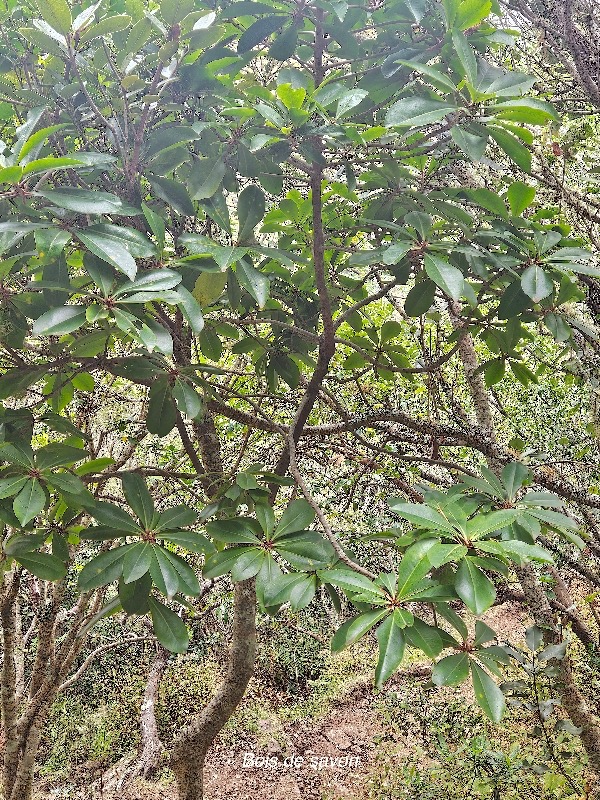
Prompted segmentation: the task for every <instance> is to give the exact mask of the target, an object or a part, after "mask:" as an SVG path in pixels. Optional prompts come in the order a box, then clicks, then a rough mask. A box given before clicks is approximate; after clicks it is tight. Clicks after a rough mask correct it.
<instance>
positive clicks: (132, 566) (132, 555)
mask: <svg viewBox="0 0 600 800" xmlns="http://www.w3.org/2000/svg"><path fill="white" fill-rule="evenodd" d="M153 552H154V548H153V546H152V545H151V544H149V543H148V542H136V543H135V544H134V545H132V546H131V547H130V548H129V550H128V551H127V553H126V555H125V558H124V559H123V580H124V581H125V583H132V582H133V581H137V580H139V579H140V578H141V577H142V576H143V575H145V574H146V573H147V572H148V571H149V569H150V564H151V563H152V554H153Z"/></svg>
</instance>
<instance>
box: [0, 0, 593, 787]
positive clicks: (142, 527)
mask: <svg viewBox="0 0 600 800" xmlns="http://www.w3.org/2000/svg"><path fill="white" fill-rule="evenodd" d="M515 5H517V4H515ZM506 13H507V12H506V9H504V8H501V6H500V4H499V3H498V2H496V0H443V2H433V0H431V1H430V0H390V2H387V1H386V2H377V0H375V2H370V3H367V4H365V5H361V4H351V3H347V2H345V0H331V2H330V1H329V0H310V1H309V2H306V1H305V0H294V1H293V2H288V1H287V0H266V2H253V1H252V0H237V2H226V1H225V2H222V3H217V2H215V3H212V2H206V3H201V2H195V0H168V2H160V3H153V2H145V1H144V0H115V1H114V2H113V1H112V0H105V1H104V2H102V0H101V2H98V3H95V4H89V5H88V4H85V3H84V4H74V5H71V4H69V3H67V2H66V0H45V1H44V2H39V3H37V4H36V3H23V4H17V3H14V2H11V1H9V2H7V3H6V7H5V9H4V11H3V12H2V16H1V20H2V32H1V36H2V39H3V42H4V48H3V55H2V57H1V60H0V72H1V75H0V98H1V102H0V120H1V124H2V142H1V143H0V183H1V186H0V213H1V217H2V221H1V222H0V250H1V255H0V258H1V259H2V260H1V261H0V280H1V284H0V301H1V312H0V314H1V323H0V359H1V361H0V365H1V375H0V400H1V401H2V407H1V408H0V415H1V420H0V423H1V424H0V437H1V443H0V459H1V460H2V469H1V473H0V520H1V523H2V525H3V528H4V532H5V535H4V540H3V560H2V569H3V573H4V583H3V589H2V592H3V595H2V602H3V606H2V607H3V609H4V612H3V614H4V616H3V635H4V648H5V649H4V653H5V655H4V667H3V669H4V678H3V681H4V684H5V686H7V687H9V688H8V689H7V690H6V691H5V692H4V694H3V697H4V699H3V709H2V715H3V725H4V730H5V733H6V732H7V731H8V732H10V731H12V732H13V734H14V736H15V737H16V736H21V740H20V744H19V746H18V747H17V748H15V749H12V750H11V749H7V751H6V755H5V766H4V789H5V796H6V798H7V800H11V799H12V800H16V798H17V797H19V798H22V797H29V794H28V792H31V767H30V764H29V762H28V761H27V754H28V753H29V754H30V753H31V752H32V749H33V752H35V747H36V744H35V737H36V736H38V740H39V731H38V729H37V727H36V726H38V727H39V725H38V723H39V724H42V723H43V714H42V717H40V716H39V714H38V712H40V708H41V706H40V705H39V704H38V706H37V707H36V706H35V702H33V701H35V699H36V698H39V697H40V696H41V694H40V693H42V690H43V691H44V692H46V693H47V694H48V693H49V694H48V697H50V695H52V692H53V691H54V690H55V689H58V687H59V686H60V684H61V683H62V682H63V681H64V680H66V679H67V678H68V675H69V674H70V671H71V669H72V667H73V664H74V663H75V662H76V659H77V658H78V657H79V654H80V653H81V652H82V650H81V648H83V647H84V646H85V637H86V636H89V635H90V632H91V631H93V626H94V624H95V623H97V621H98V620H101V619H103V618H105V617H106V616H108V615H113V614H121V613H125V614H127V615H140V616H144V615H148V616H149V617H150V619H151V622H152V626H153V630H154V634H155V635H156V637H157V638H158V640H159V641H160V642H161V644H162V645H163V646H164V647H165V648H167V649H168V650H170V651H173V652H184V651H185V650H186V648H187V646H188V641H189V635H190V626H189V620H190V619H191V618H192V617H193V615H194V613H195V610H197V600H195V598H201V597H203V596H204V594H205V593H206V592H207V591H212V590H215V587H216V590H217V591H226V590H228V587H229V586H230V584H233V586H234V587H235V588H234V591H235V600H234V615H235V620H236V622H235V623H234V630H233V634H232V643H231V661H230V671H229V673H228V676H227V678H226V680H225V683H224V686H223V688H222V690H221V692H220V693H219V694H218V695H217V696H216V697H215V698H214V699H213V701H211V703H210V704H209V706H207V708H206V709H205V711H204V712H202V714H201V715H199V716H195V717H194V718H193V719H191V721H190V723H189V725H188V726H187V727H186V728H185V729H184V730H182V732H181V733H180V735H179V737H178V739H177V742H176V743H175V745H174V749H173V759H172V764H173V768H174V771H175V774H176V776H177V779H178V785H179V790H180V795H181V797H182V799H183V798H185V800H192V798H198V797H201V793H202V776H201V769H202V759H203V756H204V755H205V753H206V750H207V748H208V747H209V745H210V743H211V742H212V739H213V738H214V736H215V735H216V733H217V732H218V730H219V728H220V727H221V726H222V724H224V722H225V721H226V720H227V718H228V716H229V715H230V714H231V711H232V710H233V708H235V705H236V704H237V702H238V701H239V699H240V698H241V696H242V695H243V692H244V690H245V687H246V684H247V682H248V680H249V677H250V675H251V671H252V663H253V660H254V638H255V604H256V603H257V604H258V612H259V613H262V614H270V615H275V614H277V613H289V611H290V610H291V611H292V612H294V611H299V610H301V609H304V608H306V607H307V606H309V605H310V604H311V603H321V604H331V605H332V606H333V607H334V608H335V609H337V610H339V611H340V612H343V613H344V614H345V617H343V618H344V619H345V621H343V622H342V623H341V624H340V626H339V627H338V629H337V631H336V632H335V634H334V635H333V638H332V641H331V646H332V648H333V649H334V650H335V649H341V648H344V647H347V646H349V645H350V644H352V643H353V642H355V641H356V640H358V639H359V638H361V637H362V636H365V635H366V634H367V633H368V632H369V631H372V630H374V631H375V636H376V640H377V643H378V648H379V660H378V662H377V664H376V665H374V670H375V672H374V680H375V683H376V685H377V686H381V685H382V684H383V683H384V682H385V681H386V680H387V679H388V678H389V677H390V676H391V675H393V674H394V672H395V671H396V670H397V669H398V667H399V666H400V664H401V663H402V660H403V658H404V655H405V649H406V647H407V646H409V647H411V648H416V649H418V650H421V651H422V652H423V653H424V654H425V656H427V657H428V658H431V659H433V660H435V662H436V663H435V665H434V668H433V673H432V680H433V683H434V684H436V685H456V684H459V683H461V682H462V681H465V680H467V679H468V678H469V679H470V680H471V681H472V683H473V687H474V690H475V697H476V699H477V702H478V703H479V704H480V706H481V708H482V709H483V710H484V712H485V713H486V714H487V715H488V716H489V718H490V719H492V720H494V721H496V722H497V721H499V720H500V719H501V718H502V715H503V713H504V711H505V699H504V696H505V693H506V692H507V691H508V689H506V687H503V688H504V692H503V690H502V688H500V687H499V684H500V683H501V682H502V675H503V672H502V669H503V665H507V664H509V663H510V661H511V659H514V658H518V653H516V651H515V650H514V648H513V647H512V646H509V645H506V644H503V643H502V642H499V641H497V637H496V633H495V632H494V631H493V630H491V628H490V627H489V626H488V625H487V624H486V623H485V622H484V621H483V620H481V619H479V617H481V615H482V614H484V613H485V612H486V611H487V610H488V609H489V608H490V607H491V606H492V605H493V604H494V603H495V602H500V600H501V596H502V592H504V591H506V587H507V585H508V584H509V581H510V580H512V578H513V577H514V576H515V575H516V577H517V579H518V580H519V581H520V583H521V592H522V593H521V595H520V596H521V598H522V600H523V602H526V603H528V604H529V608H530V610H531V613H532V616H533V621H534V623H535V625H536V626H537V627H535V628H532V629H531V630H532V633H531V641H532V642H533V644H534V646H533V647H532V649H533V650H534V651H536V650H539V651H540V652H541V653H542V655H541V656H540V659H541V661H542V662H550V665H549V667H550V672H552V670H554V672H553V673H552V674H554V675H555V676H558V678H557V685H558V686H559V690H560V691H562V702H563V705H564V707H565V709H566V713H567V714H568V715H569V716H570V717H571V719H572V721H573V723H574V725H576V726H577V727H578V728H580V729H581V731H582V733H581V735H582V741H583V743H584V745H585V747H586V751H587V755H588V757H589V761H590V769H591V771H592V773H596V772H598V771H600V748H599V747H598V743H599V742H600V728H599V727H598V722H597V720H596V718H595V717H593V715H591V716H590V715H588V716H585V714H586V713H587V712H586V711H584V708H583V707H584V705H585V703H584V700H583V698H582V697H581V696H578V695H577V691H578V690H577V689H576V687H575V686H574V685H573V676H572V671H571V666H570V662H569V658H568V655H565V652H566V650H565V639H564V636H563V631H562V628H560V627H559V626H557V624H556V619H555V616H554V615H555V613H556V612H557V610H558V611H559V612H561V613H564V614H565V615H566V616H564V617H563V621H564V622H565V623H566V622H569V621H570V622H571V624H572V625H573V630H574V631H575V632H577V631H576V628H577V620H576V619H573V618H570V617H569V610H568V608H567V605H566V604H564V603H562V602H561V601H560V599H557V595H556V594H555V595H552V594H550V595H548V593H547V592H546V591H545V590H544V580H542V581H540V575H541V576H542V579H544V576H548V575H550V574H552V571H556V570H559V571H560V570H561V569H563V568H565V569H576V570H577V571H578V573H579V576H580V577H582V576H583V578H585V579H586V580H588V581H589V582H590V584H591V586H592V587H597V586H598V578H597V564H596V559H597V557H598V553H599V552H600V550H599V544H598V542H599V529H598V521H597V509H598V508H600V494H599V490H598V489H597V486H596V485H595V481H597V474H596V471H595V467H594V464H593V463H592V464H590V463H589V458H588V456H589V454H592V453H594V454H595V453H596V452H597V450H596V444H595V436H596V432H597V429H596V419H595V418H593V419H592V420H591V422H590V420H588V419H581V418H577V419H575V420H574V421H573V422H572V423H571V421H570V420H569V419H568V418H567V414H566V411H565V409H566V408H567V407H568V402H569V401H568V397H567V389H570V391H571V393H572V394H571V396H572V397H574V398H576V400H575V403H576V405H577V406H578V408H577V410H576V413H578V414H580V413H581V409H580V404H581V402H585V398H586V397H587V393H589V391H590V387H592V388H593V387H595V386H596V383H595V381H596V378H595V377H594V374H595V366H594V365H595V363H596V362H595V359H596V358H597V352H598V344H597V343H598V338H597V333H596V320H595V314H596V311H597V308H595V307H594V305H593V298H594V296H595V295H594V292H597V288H598V283H597V278H598V277H600V271H599V268H598V266H597V254H596V253H595V252H594V250H593V246H594V243H595V242H594V240H593V238H592V239H590V232H589V226H588V225H587V223H585V224H583V225H581V224H580V222H581V219H582V218H586V219H587V220H588V221H589V219H590V214H596V215H597V211H596V210H593V211H590V207H589V205H586V202H587V201H586V199H585V197H579V199H578V197H577V192H576V187H575V188H574V189H573V190H569V191H570V192H571V194H570V195H569V194H568V192H566V193H565V189H564V186H565V180H566V176H567V170H569V173H568V174H569V177H570V176H571V172H570V170H571V169H573V168H574V167H572V166H570V165H569V164H568V163H567V155H566V154H565V150H566V148H565V146H564V143H563V144H561V141H562V140H561V136H563V133H561V132H564V131H565V130H573V129H574V127H575V126H576V125H577V124H578V122H577V116H576V113H574V110H573V108H572V107H569V105H568V102H567V101H565V102H563V99H562V98H561V97H560V95H559V93H557V91H556V87H555V86H554V85H548V83H547V82H546V81H544V80H541V79H540V78H539V75H538V74H536V68H535V62H534V55H533V54H532V49H533V48H532V45H531V42H530V41H528V40H527V38H526V37H524V36H522V35H521V33H520V31H519V30H517V29H516V28H515V27H512V24H511V23H512V21H513V20H515V19H516V20H517V23H519V22H522V21H523V14H524V13H525V14H526V13H527V11H526V10H525V11H524V10H523V9H520V8H518V7H517V8H516V9H513V11H512V12H511V13H512V14H513V15H514V14H516V15H517V16H516V17H510V18H507V17H506V16H503V14H506ZM535 19H536V20H537V19H538V17H537V16H536V18H535ZM559 22H560V20H559ZM530 24H533V23H531V22H530ZM577 24H579V25H580V24H581V23H580V22H578V23H577ZM561 30H562V29H561ZM578 30H580V29H578ZM530 33H531V28H530ZM559 41H560V40H559V38H555V39H554V40H553V42H554V45H555V48H556V49H555V56H556V58H561V52H560V48H559V44H558V43H559ZM568 41H569V42H570V43H571V45H572V44H573V41H574V40H573V36H571V39H569V40H568ZM576 55H577V52H576V53H575V56H573V53H571V55H570V58H571V62H570V63H571V65H573V64H575V67H574V69H575V77H574V79H573V80H574V81H575V87H574V89H573V91H574V92H575V93H577V92H581V91H582V86H583V90H585V81H584V82H583V84H578V83H577V73H576V69H581V67H580V65H579V64H578V63H577V59H576ZM573 59H575V60H574V61H573ZM580 60H581V59H580ZM558 63H560V62H558ZM552 68H553V69H558V67H556V63H555V65H554V67H552ZM557 95H558V96H557ZM578 96H579V98H580V101H579V102H581V103H587V104H589V107H591V108H592V109H593V104H594V103H596V100H597V98H595V97H592V96H588V97H587V98H583V99H581V97H582V96H581V94H580V95H578ZM576 99H577V94H576ZM576 111H577V109H575V112H576ZM596 111H597V109H593V111H592V113H593V114H595V113H596ZM592 118H593V117H592ZM569 126H571V128H569ZM563 162H564V163H563ZM561 170H562V173H561ZM556 193H558V194H559V195H560V201H559V202H558V203H557V202H556V197H555V195H556ZM565 198H566V199H565ZM573 198H575V199H573ZM578 203H579V205H578ZM583 206H585V210H586V214H587V217H585V215H584V214H583V212H582V210H581V209H582V207H583ZM594 209H595V207H594ZM574 216H575V217H576V219H575V220H574V219H573V217H574ZM596 221H597V220H596V218H594V219H593V222H594V223H595V222H596ZM596 391H597V390H596ZM544 393H546V396H550V395H552V396H553V398H554V399H553V401H552V403H551V411H550V412H549V414H548V418H547V419H544V418H540V413H541V412H540V403H539V402H538V405H537V407H536V409H537V410H536V414H537V416H536V418H535V419H534V420H532V419H531V418H530V414H531V405H529V404H530V403H531V402H533V401H532V398H534V397H535V398H537V399H538V400H541V403H543V402H544V396H545V395H544ZM582 398H583V400H582ZM571 410H572V409H571ZM555 416H557V417H558V418H554V417H555ZM561 437H562V438H561ZM548 570H550V572H548ZM557 574H560V573H557ZM28 575H30V576H34V578H35V580H36V581H41V582H43V583H44V585H45V587H46V588H45V589H44V592H45V593H46V594H45V597H46V598H47V608H46V613H47V614H49V615H50V616H49V619H50V623H49V627H48V636H47V638H46V639H45V638H44V636H42V635H40V638H39V644H38V650H37V651H36V654H35V656H34V657H33V664H34V668H33V670H34V671H33V677H32V681H33V685H32V688H31V691H30V693H29V694H30V702H29V704H27V703H25V705H24V706H23V705H21V707H20V708H19V703H18V702H17V699H16V694H15V693H14V692H13V693H12V695H11V691H10V686H11V685H12V684H14V677H13V676H11V666H10V665H11V663H12V661H11V660H14V643H12V641H13V640H12V639H11V631H13V633H14V626H15V624H16V623H15V619H14V603H15V600H16V597H17V596H18V593H19V591H21V589H22V587H23V586H25V585H26V580H28V579H27V577H26V576H28ZM561 580H562V578H561ZM594 590H595V589H594ZM67 596H68V597H71V598H75V599H74V600H73V602H75V603H76V606H75V607H76V608H77V609H78V611H77V615H76V616H75V617H74V618H73V622H72V624H71V625H70V627H69V628H68V629H67V631H66V632H65V633H64V635H63V634H61V635H60V636H59V635H58V633H57V630H58V628H57V625H58V622H57V620H59V608H60V603H61V602H63V599H64V598H65V597H67ZM552 603H554V606H553V605H552ZM556 603H558V608H557V606H556ZM348 609H351V610H350V611H348ZM36 614H37V612H36ZM572 616H573V615H571V617H572ZM472 617H475V618H478V619H477V620H476V622H475V627H474V628H473V626H472ZM39 619H40V620H43V619H45V617H44V616H43V615H42V614H41V612H40V614H39ZM40 624H42V623H40ZM60 624H63V621H62V620H61V622H60ZM582 625H583V623H582ZM586 630H587V629H586V627H585V625H583V627H581V626H580V634H581V635H582V636H583V638H584V639H585V636H586V635H587V634H586V633H585V631H586ZM582 631H583V633H582ZM536 632H537V633H539V637H538V636H537V633H536ZM61 637H62V638H61ZM64 637H66V639H65V638H64ZM580 638H581V637H580ZM65 641H66V642H68V647H66V645H65ZM588 644H589V642H588ZM65 647H66V649H65ZM540 648H541V649H540ZM544 648H545V649H544ZM48 659H50V663H51V664H53V665H54V666H53V669H54V672H53V673H52V674H51V675H48V674H47V673H46V674H44V670H45V666H46V662H47V660H48ZM544 668H546V667H544ZM36 670H37V672H36ZM51 672H52V670H51ZM549 674H550V673H549ZM569 681H570V682H571V683H569ZM560 687H562V689H560ZM565 687H566V688H565ZM31 698H33V701H31ZM51 700H52V697H50V701H51ZM32 702H33V705H32ZM44 702H45V701H44ZM44 713H45V712H44ZM36 715H38V716H36ZM24 720H25V722H24ZM34 722H35V725H34ZM17 732H18V733H17ZM7 736H8V734H7ZM193 748H196V750H195V751H194V752H196V753H197V752H200V756H201V757H200V758H199V759H197V757H196V756H195V755H191V753H192V750H193ZM28 770H29V772H28Z"/></svg>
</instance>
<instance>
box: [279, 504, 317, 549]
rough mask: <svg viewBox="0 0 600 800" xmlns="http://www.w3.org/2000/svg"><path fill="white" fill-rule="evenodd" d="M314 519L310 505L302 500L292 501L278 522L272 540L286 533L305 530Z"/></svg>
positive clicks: (313, 512)
mask: <svg viewBox="0 0 600 800" xmlns="http://www.w3.org/2000/svg"><path fill="white" fill-rule="evenodd" d="M314 518H315V511H314V509H313V507H312V506H311V505H310V503H308V502H307V501H306V500H304V499H300V500H292V502H291V503H290V504H289V505H288V507H287V508H286V510H285V511H284V512H283V516H282V517H281V519H280V520H279V524H278V525H277V528H276V529H275V533H274V535H273V540H276V539H279V538H281V537H282V536H285V535H286V534H288V533H294V532H295V531H303V530H305V529H306V528H307V527H308V526H309V525H310V524H311V523H312V522H313V520H314Z"/></svg>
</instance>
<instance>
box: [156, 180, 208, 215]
mask: <svg viewBox="0 0 600 800" xmlns="http://www.w3.org/2000/svg"><path fill="white" fill-rule="evenodd" d="M149 181H150V185H151V186H152V189H153V191H154V194H155V195H156V196H157V197H160V199H161V200H164V201H165V203H166V204H167V205H168V206H171V208H173V209H175V211H177V213H178V214H181V215H182V216H184V217H193V216H194V215H195V214H196V209H195V208H194V204H193V203H192V200H191V198H190V196H189V194H188V191H187V189H186V188H185V186H183V185H182V184H181V183H178V182H177V181H174V180H171V179H170V178H159V177H157V176H156V175H154V176H152V178H149Z"/></svg>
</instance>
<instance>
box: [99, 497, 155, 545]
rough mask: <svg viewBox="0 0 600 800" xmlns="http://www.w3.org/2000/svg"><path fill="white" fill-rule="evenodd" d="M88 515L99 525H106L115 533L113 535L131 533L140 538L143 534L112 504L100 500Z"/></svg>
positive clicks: (137, 526) (127, 516)
mask: <svg viewBox="0 0 600 800" xmlns="http://www.w3.org/2000/svg"><path fill="white" fill-rule="evenodd" d="M90 514H91V515H92V517H94V519H96V520H98V522H99V523H100V524H101V525H107V526H108V527H109V528H112V529H113V530H114V531H115V535H118V533H119V532H121V534H126V533H133V534H135V535H137V536H140V535H141V534H142V533H143V531H142V529H141V528H140V526H139V525H138V524H137V522H136V521H135V520H133V519H132V518H131V517H130V516H129V514H127V513H126V512H125V511H123V509H122V508H119V506H115V505H113V504H112V503H107V502H105V501H102V500H101V501H100V502H98V503H96V504H95V505H94V507H93V508H92V509H91V510H90Z"/></svg>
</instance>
